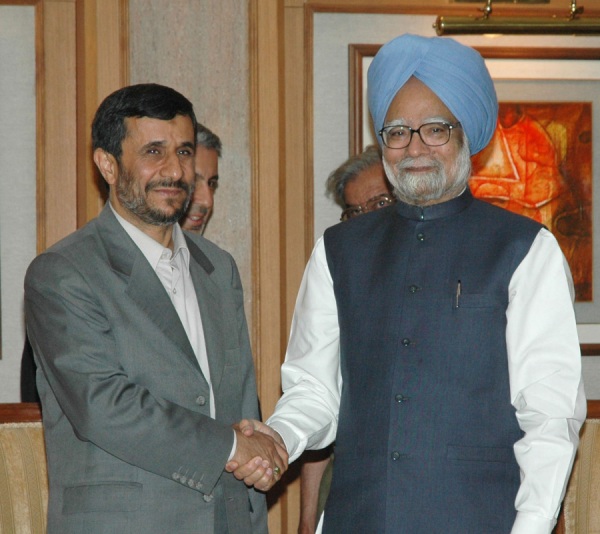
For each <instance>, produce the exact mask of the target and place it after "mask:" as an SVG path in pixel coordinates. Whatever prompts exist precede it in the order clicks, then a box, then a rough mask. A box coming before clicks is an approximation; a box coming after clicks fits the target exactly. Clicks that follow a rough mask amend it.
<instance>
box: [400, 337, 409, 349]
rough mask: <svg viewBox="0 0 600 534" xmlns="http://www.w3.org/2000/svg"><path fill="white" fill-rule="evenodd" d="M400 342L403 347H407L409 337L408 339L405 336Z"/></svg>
mask: <svg viewBox="0 0 600 534" xmlns="http://www.w3.org/2000/svg"><path fill="white" fill-rule="evenodd" d="M402 344H403V345H404V346H405V347H408V346H409V345H410V339H408V338H407V337H405V338H404V339H403V340H402Z"/></svg>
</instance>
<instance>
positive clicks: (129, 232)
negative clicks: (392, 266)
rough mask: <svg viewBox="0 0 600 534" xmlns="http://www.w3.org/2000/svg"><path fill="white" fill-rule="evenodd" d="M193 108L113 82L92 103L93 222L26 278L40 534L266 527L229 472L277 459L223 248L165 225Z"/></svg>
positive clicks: (190, 178)
mask: <svg viewBox="0 0 600 534" xmlns="http://www.w3.org/2000/svg"><path fill="white" fill-rule="evenodd" d="M196 124H197V123H196V118H195V115H194V110H193V107H192V104H191V103H190V102H189V101H188V100H187V99H186V98H185V97H183V96H182V95H181V94H179V93H178V92H176V91H174V90H173V89H170V88H168V87H164V86H160V85H156V84H141V85H134V86H130V87H125V88H123V89H120V90H118V91H116V92H115V93H113V94H111V95H110V96H108V97H107V98H106V99H105V100H104V102H103V103H102V104H101V105H100V107H99V109H98V111H97V112H96V116H95V118H94V122H93V125H92V137H93V148H94V161H95V163H96V165H97V167H98V169H99V170H100V173H101V174H102V176H103V177H104V179H105V180H106V182H107V183H108V184H109V187H110V193H109V202H108V203H107V205H106V206H105V208H104V210H103V211H102V213H101V214H100V215H99V217H98V218H96V219H94V220H93V221H91V222H90V223H89V224H88V225H86V226H85V227H84V228H82V229H80V230H78V231H77V232H75V233H73V234H72V235H70V236H68V237H67V238H65V239H64V240H62V241H61V242H59V243H58V244H56V245H54V246H53V247H52V248H50V249H49V250H48V251H46V252H45V253H44V254H42V255H40V256H38V257H37V258H36V259H35V260H34V261H33V263H32V264H31V266H30V268H29V269H28V272H27V275H26V279H25V303H26V316H27V328H28V334H29V338H30V340H31V343H32V347H33V349H34V353H35V359H36V363H37V364H38V365H39V367H40V369H41V370H42V373H41V377H40V378H39V379H38V386H39V393H40V397H41V401H42V408H43V419H44V431H45V437H46V448H47V457H48V473H49V481H50V498H49V507H48V532H49V533H50V534H53V533H60V534H68V533H77V534H81V533H83V532H85V533H86V534H90V533H91V534H95V533H101V532H106V533H111V534H112V533H115V532H118V533H120V534H122V533H127V532H129V533H141V532H144V533H157V534H159V533H160V534H164V533H166V532H176V533H178V534H182V533H211V534H212V533H218V534H222V533H223V534H225V533H232V534H241V533H249V534H250V533H252V534H254V533H266V532H267V518H266V505H265V500H264V496H263V495H262V494H260V493H259V492H257V491H255V490H254V489H249V488H247V487H246V486H245V485H244V483H243V482H240V481H238V480H236V479H235V478H234V476H233V475H232V474H230V473H227V472H225V470H224V467H225V464H226V463H227V462H228V461H229V460H231V461H234V462H243V463H245V462H249V461H255V462H257V463H260V464H261V467H262V468H263V469H264V470H265V471H264V476H263V477H262V479H261V480H258V481H257V485H256V487H257V488H259V489H263V490H266V489H268V488H269V487H270V486H271V485H272V484H273V483H274V482H275V479H276V478H278V477H279V475H280V474H281V472H283V471H284V470H285V469H286V467H287V455H286V453H285V452H284V451H283V450H282V449H278V447H277V446H276V445H275V444H274V442H273V440H272V439H271V438H267V437H265V436H262V435H260V436H259V435H256V436H253V437H247V436H244V435H243V434H241V433H240V432H239V430H238V429H237V427H235V428H232V423H234V422H235V421H239V420H240V419H241V418H243V417H258V415H259V411H258V402H257V391H256V383H255V376H254V366H253V360H252V354H251V351H250V344H249V339H248V332H247V326H246V320H245V317H244V308H243V297H242V287H241V284H240V278H239V274H238V271H237V267H236V265H235V263H234V261H233V259H232V257H231V256H230V255H229V254H228V253H226V252H225V251H223V250H221V249H219V248H218V247H217V246H215V245H214V244H212V243H210V242H208V241H207V240H205V239H204V238H202V237H201V236H198V235H192V234H184V233H183V232H182V230H181V228H180V227H179V224H178V223H177V221H178V220H179V219H180V218H181V216H182V215H183V214H184V213H185V210H186V208H187V206H188V203H189V199H190V196H191V193H192V190H193V182H194V150H195V134H196Z"/></svg>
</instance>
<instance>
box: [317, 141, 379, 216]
mask: <svg viewBox="0 0 600 534" xmlns="http://www.w3.org/2000/svg"><path fill="white" fill-rule="evenodd" d="M378 163H381V149H380V148H379V145H369V146H367V147H366V148H365V149H364V151H363V152H361V153H360V154H355V155H354V156H351V157H350V158H348V159H347V160H346V161H344V163H342V164H341V165H340V166H339V167H338V168H337V169H335V170H334V171H333V172H332V173H331V174H330V175H329V178H327V183H326V184H325V188H326V190H327V195H328V196H330V197H333V200H334V201H335V203H336V204H338V205H339V206H340V207H341V208H342V209H346V208H347V207H348V205H347V204H346V199H345V197H344V191H345V190H346V185H347V184H348V182H351V181H352V180H354V179H355V178H356V177H357V176H358V175H359V174H360V173H361V172H363V171H365V170H367V169H368V168H370V167H372V166H373V165H376V164H378Z"/></svg>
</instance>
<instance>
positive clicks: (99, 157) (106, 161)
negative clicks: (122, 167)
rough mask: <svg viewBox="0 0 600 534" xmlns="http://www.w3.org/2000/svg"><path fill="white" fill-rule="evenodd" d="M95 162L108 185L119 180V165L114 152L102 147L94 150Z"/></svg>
mask: <svg viewBox="0 0 600 534" xmlns="http://www.w3.org/2000/svg"><path fill="white" fill-rule="evenodd" d="M94 163H95V164H96V167H98V170H99V171H100V174H101V175H102V177H103V178H104V179H105V180H106V183H107V184H108V185H114V184H115V182H116V181H117V175H118V168H119V165H118V163H117V160H116V159H115V157H114V156H113V155H112V154H109V153H108V152H106V151H105V150H103V149H102V148H97V149H96V150H94Z"/></svg>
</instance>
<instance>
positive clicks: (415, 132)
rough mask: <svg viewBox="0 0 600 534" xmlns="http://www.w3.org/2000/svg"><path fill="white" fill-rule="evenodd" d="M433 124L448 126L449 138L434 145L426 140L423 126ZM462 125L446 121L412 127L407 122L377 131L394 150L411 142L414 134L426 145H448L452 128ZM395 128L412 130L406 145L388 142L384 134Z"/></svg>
mask: <svg viewBox="0 0 600 534" xmlns="http://www.w3.org/2000/svg"><path fill="white" fill-rule="evenodd" d="M432 124H443V125H444V126H447V127H448V139H446V141H444V142H443V143H440V144H439V145H438V144H435V145H432V144H431V143H428V142H427V141H425V139H423V136H422V135H421V128H423V127H424V126H431V125H432ZM461 127H462V124H461V123H460V122H455V123H454V124H452V123H451V122H446V121H433V122H425V123H423V124H421V126H419V127H418V128H411V127H410V126H406V125H405V124H390V125H389V126H384V127H383V128H382V129H381V130H379V131H378V132H377V133H378V135H379V136H380V137H381V140H382V141H383V144H384V145H385V146H386V147H387V148H390V149H392V150H402V149H404V148H406V147H407V146H409V145H410V144H411V142H412V138H413V135H414V134H419V139H421V142H422V143H423V144H424V145H426V146H434V147H435V146H444V145H447V144H448V143H449V142H450V138H451V137H452V130H454V128H461ZM393 128H405V129H407V130H408V131H409V132H410V137H409V138H408V143H406V145H404V146H400V147H398V146H396V147H394V146H390V145H388V144H387V143H386V141H385V136H384V135H383V134H384V132H386V131H389V130H391V129H393Z"/></svg>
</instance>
